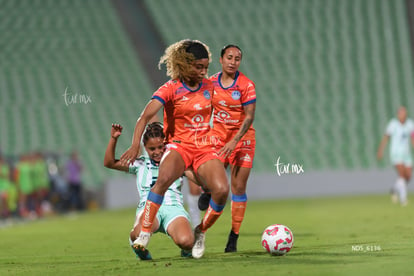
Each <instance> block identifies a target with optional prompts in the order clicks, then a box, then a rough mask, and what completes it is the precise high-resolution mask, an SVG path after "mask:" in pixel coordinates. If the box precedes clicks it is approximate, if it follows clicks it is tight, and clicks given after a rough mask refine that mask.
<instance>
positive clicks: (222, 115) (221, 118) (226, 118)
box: [214, 110, 239, 124]
mask: <svg viewBox="0 0 414 276" xmlns="http://www.w3.org/2000/svg"><path fill="white" fill-rule="evenodd" d="M214 118H216V120H217V121H218V122H223V123H226V124H237V123H238V122H239V120H232V119H231V116H230V114H229V113H227V112H226V111H223V110H221V111H219V112H217V114H215V115H214Z"/></svg>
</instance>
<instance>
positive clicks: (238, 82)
mask: <svg viewBox="0 0 414 276" xmlns="http://www.w3.org/2000/svg"><path fill="white" fill-rule="evenodd" d="M221 74H222V73H221V72H219V73H216V74H215V75H213V76H211V77H210V80H211V81H212V82H213V85H214V94H213V107H214V119H213V130H212V133H213V136H217V137H220V138H221V139H224V140H225V141H224V142H228V141H230V139H231V138H233V136H234V135H235V134H236V133H237V131H239V129H240V127H241V125H242V123H243V121H244V118H245V116H246V114H245V113H244V106H246V105H248V104H252V103H255V102H256V90H255V85H254V83H253V82H252V81H251V80H250V79H248V78H247V77H246V76H245V75H244V74H243V73H242V72H239V71H237V72H236V78H235V79H234V82H233V84H232V85H231V86H229V87H226V88H224V87H223V86H222V84H221ZM249 139H250V140H254V139H255V130H254V128H253V125H252V126H250V128H249V130H248V131H247V132H246V134H245V135H244V136H243V138H242V140H249Z"/></svg>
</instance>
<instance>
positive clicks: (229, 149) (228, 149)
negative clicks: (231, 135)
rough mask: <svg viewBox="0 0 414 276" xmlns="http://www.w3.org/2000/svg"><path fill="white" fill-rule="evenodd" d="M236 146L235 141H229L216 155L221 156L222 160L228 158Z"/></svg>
mask: <svg viewBox="0 0 414 276" xmlns="http://www.w3.org/2000/svg"><path fill="white" fill-rule="evenodd" d="M236 145H237V141H235V140H233V139H232V140H230V141H229V142H228V143H227V144H225V145H224V147H222V148H221V149H220V150H219V151H218V155H219V156H223V157H224V158H227V157H229V156H230V154H231V153H232V152H233V151H234V149H235V148H236Z"/></svg>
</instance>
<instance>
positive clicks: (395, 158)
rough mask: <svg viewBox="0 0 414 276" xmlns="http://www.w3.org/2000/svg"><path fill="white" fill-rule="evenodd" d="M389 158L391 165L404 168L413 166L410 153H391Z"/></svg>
mask: <svg viewBox="0 0 414 276" xmlns="http://www.w3.org/2000/svg"><path fill="white" fill-rule="evenodd" d="M390 158H391V163H392V164H393V165H404V166H406V167H412V165H413V160H412V158H411V153H409V152H404V153H402V152H391V154H390Z"/></svg>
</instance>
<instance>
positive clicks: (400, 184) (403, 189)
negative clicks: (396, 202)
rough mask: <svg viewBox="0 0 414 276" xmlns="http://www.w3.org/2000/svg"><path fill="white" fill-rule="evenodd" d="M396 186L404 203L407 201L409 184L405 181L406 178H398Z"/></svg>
mask: <svg viewBox="0 0 414 276" xmlns="http://www.w3.org/2000/svg"><path fill="white" fill-rule="evenodd" d="M395 188H396V191H397V194H398V198H399V199H400V203H401V204H404V203H406V202H407V184H406V183H405V179H404V178H402V177H400V178H398V179H397V182H396V183H395Z"/></svg>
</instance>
